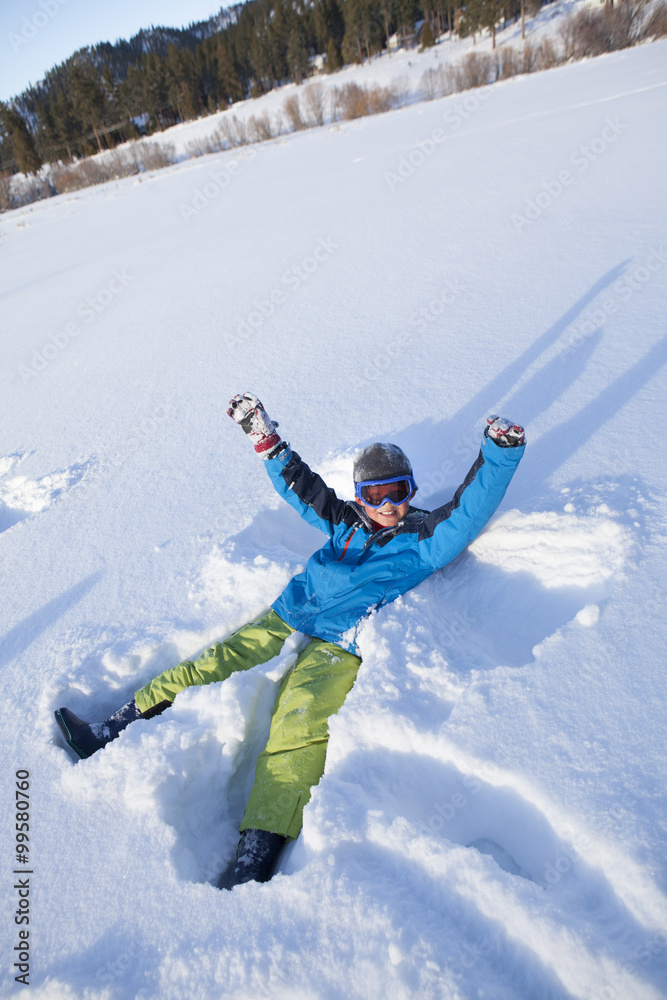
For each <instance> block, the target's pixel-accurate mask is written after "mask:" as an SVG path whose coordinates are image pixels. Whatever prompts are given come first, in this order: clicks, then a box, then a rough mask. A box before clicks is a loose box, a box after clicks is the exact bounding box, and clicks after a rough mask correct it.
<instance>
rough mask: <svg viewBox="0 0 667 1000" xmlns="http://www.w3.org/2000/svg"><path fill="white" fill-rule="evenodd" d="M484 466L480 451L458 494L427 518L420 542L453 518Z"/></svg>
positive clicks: (422, 526)
mask: <svg viewBox="0 0 667 1000" xmlns="http://www.w3.org/2000/svg"><path fill="white" fill-rule="evenodd" d="M483 465H484V456H483V455H482V451H481V449H480V452H479V455H478V456H477V458H476V459H475V461H474V463H473V464H472V465H471V467H470V470H469V471H468V475H467V476H466V477H465V479H464V480H463V482H462V483H461V485H460V486H459V488H458V489H457V491H456V493H455V494H454V496H453V497H452V499H451V500H450V501H449V503H445V504H443V505H442V507H436V509H435V510H432V511H431V512H430V513H429V514H428V515H427V516H426V517H425V519H424V521H423V523H422V525H421V529H420V532H419V540H420V541H421V540H422V539H424V538H430V537H431V536H432V535H433V532H434V531H435V529H436V528H437V526H438V525H439V524H441V523H442V521H446V520H447V519H448V518H449V517H451V516H452V513H453V512H454V511H455V510H456V508H457V507H458V506H459V505H460V503H461V497H462V496H463V494H464V492H465V490H466V489H467V488H468V486H470V484H471V483H473V482H474V481H475V477H476V475H477V473H478V472H479V470H480V469H481V468H482V466H483Z"/></svg>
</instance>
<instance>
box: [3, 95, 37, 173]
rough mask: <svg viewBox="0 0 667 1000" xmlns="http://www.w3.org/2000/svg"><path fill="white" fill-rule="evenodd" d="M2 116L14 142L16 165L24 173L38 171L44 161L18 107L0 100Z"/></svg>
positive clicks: (13, 150)
mask: <svg viewBox="0 0 667 1000" xmlns="http://www.w3.org/2000/svg"><path fill="white" fill-rule="evenodd" d="M0 118H1V119H2V124H3V126H4V128H5V129H6V131H7V133H8V135H9V138H10V140H11V144H12V152H13V154H14V159H15V160H16V165H17V166H18V168H19V170H20V171H22V173H24V174H34V173H36V172H37V171H38V170H39V168H40V167H41V165H42V161H41V159H40V157H39V156H38V154H37V150H36V149H35V141H34V139H33V137H32V134H31V133H30V130H29V129H28V126H27V125H26V123H25V121H24V120H23V118H22V117H21V115H20V114H19V113H18V111H17V110H16V108H13V107H11V106H10V105H8V104H2V102H0Z"/></svg>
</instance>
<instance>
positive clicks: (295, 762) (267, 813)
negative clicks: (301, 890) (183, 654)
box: [134, 610, 361, 837]
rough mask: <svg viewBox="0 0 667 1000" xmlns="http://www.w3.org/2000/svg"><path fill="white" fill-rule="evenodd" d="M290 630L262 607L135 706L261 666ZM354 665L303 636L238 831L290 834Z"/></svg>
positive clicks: (347, 656)
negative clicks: (262, 611)
mask: <svg viewBox="0 0 667 1000" xmlns="http://www.w3.org/2000/svg"><path fill="white" fill-rule="evenodd" d="M293 632H294V629H293V628H291V627H290V626H289V625H288V624H287V623H286V622H284V621H283V620H282V618H280V616H279V615H277V614H276V612H275V611H273V610H270V611H268V612H267V613H266V614H264V615H261V616H260V617H259V618H257V619H256V620H255V621H253V622H249V623H248V624H247V625H243V626H242V627H241V628H240V629H237V631H236V632H233V633H232V634H231V635H230V636H229V637H228V638H227V639H225V640H224V642H216V643H214V644H213V645H212V646H210V647H209V648H208V649H207V650H205V651H204V652H203V653H202V654H201V656H200V657H199V658H198V659H197V660H196V661H194V662H193V661H191V660H183V662H182V663H179V664H178V665H177V666H176V667H172V668H171V669H170V670H165V672H164V673H163V674H160V675H159V676H158V677H155V678H154V679H153V680H152V681H149V683H148V684H147V685H146V686H145V687H143V688H141V689H140V690H139V691H137V693H136V694H135V696H134V697H135V701H136V703H137V706H138V708H139V710H140V711H141V712H148V711H149V710H150V709H151V708H154V707H155V706H156V705H158V704H159V703H160V702H163V701H173V700H174V698H175V697H176V695H177V694H178V692H179V691H183V690H184V689H185V688H186V687H191V686H192V685H195V684H212V683H213V682H214V681H223V680H226V679H227V677H229V676H230V674H232V673H234V672H235V671H237V670H249V669H250V667H254V666H256V665H257V664H259V663H266V662H267V661H268V660H271V659H273V657H274V656H277V655H278V653H279V652H280V650H281V649H282V647H283V644H284V643H285V640H286V639H287V637H288V636H290V635H291V634H292V633H293ZM360 663H361V660H360V659H359V657H358V656H354V654H353V653H348V652H347V651H346V650H344V649H342V648H341V647H340V646H336V645H334V643H331V642H325V641H324V640H323V639H311V641H310V642H309V643H308V645H307V646H306V647H305V649H303V650H302V651H301V653H300V654H299V656H298V657H297V660H296V663H295V664H294V666H293V667H292V669H291V670H290V672H289V673H288V674H287V676H286V677H285V678H284V680H283V682H282V684H281V686H280V690H279V692H278V697H277V698H276V702H275V705H274V709H273V715H272V717H271V731H270V734H269V740H268V743H267V744H266V747H265V749H264V750H263V752H262V753H261V754H260V756H259V758H258V760H257V768H256V771H255V782H254V784H253V787H252V791H251V792H250V797H249V799H248V804H247V806H246V810H245V813H244V815H243V820H242V822H241V826H240V829H241V830H246V829H254V830H268V831H270V832H271V833H279V834H281V835H282V836H283V837H298V835H299V831H300V830H301V825H302V821H303V809H304V806H305V805H306V803H307V802H308V800H309V799H310V790H311V788H312V787H313V785H316V784H317V783H318V781H319V780H320V778H321V777H322V773H323V771H324V761H325V757H326V752H327V741H328V739H329V727H328V725H327V720H328V719H329V716H330V715H334V714H335V713H336V712H337V711H338V710H339V708H340V707H341V705H342V704H343V702H344V701H345V698H346V696H347V693H348V691H349V690H350V689H351V687H352V685H353V684H354V682H355V680H356V677H357V671H358V670H359V664H360Z"/></svg>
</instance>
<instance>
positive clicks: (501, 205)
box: [0, 42, 667, 1000]
mask: <svg viewBox="0 0 667 1000" xmlns="http://www.w3.org/2000/svg"><path fill="white" fill-rule="evenodd" d="M666 57H667V42H660V43H654V44H652V45H645V46H642V47H639V48H636V49H631V50H627V51H624V52H621V53H618V54H615V55H610V56H605V57H603V58H599V59H597V60H594V61H590V62H583V63H579V64H575V65H572V66H567V67H562V68H560V69H557V70H553V71H549V72H546V73H542V74H538V75H534V76H529V77H524V78H515V79H514V80H510V81H508V82H506V83H504V84H500V85H496V86H494V87H493V88H491V89H488V90H483V91H474V92H471V93H469V94H467V95H466V94H458V95H455V96H453V97H450V98H446V99H441V100H437V101H434V102H432V103H428V104H421V105H415V106H412V107H408V108H404V109H403V110H400V111H395V112H391V113H389V114H386V115H382V116H378V117H375V118H366V119H362V120H360V121H355V122H350V123H346V124H339V125H338V126H336V127H331V128H324V129H319V130H313V131H309V132H305V133H299V134H296V135H292V136H289V137H283V138H281V139H279V140H276V141H275V142H272V143H266V144H263V145H261V146H257V147H253V148H247V149H245V150H242V151H241V152H239V153H225V154H220V155H216V156H212V157H205V158H201V159H198V160H190V161H187V162H184V163H181V164H179V165H178V166H175V167H173V168H170V169H169V170H165V171H162V172H160V173H157V174H151V175H145V176H143V177H142V179H141V180H140V181H139V180H137V179H128V180H126V181H122V182H118V183H113V184H108V185H105V186H101V187H97V188H91V189H89V190H87V191H85V192H81V193H78V194H77V195H75V196H61V197H58V198H54V199H51V200H49V201H46V202H41V203H38V204H36V205H33V206H30V207H29V208H27V209H24V210H20V211H16V212H13V213H8V214H6V215H3V216H2V218H1V219H0V253H1V254H2V262H3V263H2V271H1V277H0V282H1V295H2V331H1V337H2V375H1V376H0V388H1V391H2V400H3V418H2V425H1V428H0V434H1V438H0V501H1V506H0V558H1V559H2V572H3V582H4V586H3V600H2V608H1V612H0V613H1V616H2V635H3V637H2V639H0V663H1V664H2V680H3V694H4V704H3V725H2V734H3V735H2V750H1V759H2V794H1V802H2V831H3V832H2V844H3V857H4V874H3V875H2V878H3V880H4V886H3V899H4V900H5V902H4V905H3V913H4V918H3V919H2V920H1V921H0V934H1V936H2V955H3V965H2V977H3V978H2V986H1V987H0V992H1V994H2V996H3V997H4V996H13V995H17V994H18V993H19V991H20V990H22V989H23V986H22V985H21V984H20V983H16V982H15V981H14V976H15V975H16V974H17V971H16V969H14V968H13V967H12V963H13V961H15V958H14V956H15V954H16V952H15V951H14V950H13V949H14V948H15V947H16V946H19V945H20V944H21V941H20V939H19V937H18V935H19V931H20V930H21V927H20V926H17V925H16V924H15V922H14V913H15V911H16V910H17V909H19V908H20V907H21V906H25V904H24V903H22V902H21V899H20V897H19V890H18V889H15V888H13V886H14V885H15V884H17V883H16V881H15V880H16V879H21V878H23V879H26V878H28V879H29V888H30V895H29V897H27V899H28V905H29V907H30V909H29V916H30V924H29V930H30V938H29V947H30V952H31V956H32V958H31V962H30V984H31V996H33V997H38V998H40V1000H46V998H49V1000H70V998H76V1000H79V998H86V1000H88V998H91V1000H92V998H95V1000H98V998H99V1000H107V998H108V1000H121V998H123V1000H124V998H130V997H141V998H142V1000H149V998H155V1000H158V998H160V1000H171V998H174V1000H175V998H178V1000H181V998H183V997H187V998H192V1000H218V998H225V1000H227V998H230V1000H268V998H275V1000H279V998H283V1000H348V998H355V1000H356V998H359V1000H385V998H388V997H390V998H410V1000H417V998H418V1000H427V998H428V1000H431V998H433V1000H472V998H480V997H483V998H486V1000H517V998H521V1000H524V998H526V1000H573V998H576V1000H618V998H624V1000H653V998H658V997H661V996H665V995H667V993H666V987H665V984H666V982H667V935H666V934H665V928H666V926H667V866H666V864H665V814H666V811H665V802H664V785H665V757H666V753H665V742H666V734H665V707H664V706H665V699H666V694H667V692H666V683H665V671H664V647H665V626H664V593H665V588H666V586H667V573H666V569H665V566H666V564H665V544H666V542H667V523H666V516H665V496H666V495H667V466H666V463H665V458H664V434H665V430H664V400H665V393H666V385H665V382H666V380H665V372H664V366H665V362H666V361H667V343H666V341H665V335H664V316H665V313H666V312H667V287H666V286H667V282H666V277H667V206H666V203H665V180H664V179H665V159H666V158H665V131H664V121H665V106H666V103H667V102H666V100H665V97H666V96H667V58H666ZM244 389H252V390H253V391H255V392H256V393H257V394H258V395H259V396H260V398H262V399H263V400H264V402H265V404H266V406H267V409H268V410H269V412H270V413H271V415H272V416H274V417H275V418H276V419H278V420H279V421H280V428H281V432H282V433H283V435H284V436H285V437H286V438H288V439H289V440H290V441H291V442H292V444H293V445H294V446H295V447H296V449H297V450H298V451H299V452H300V454H302V455H303V456H304V458H306V460H307V461H309V462H310V464H311V465H313V466H314V467H315V468H316V469H318V471H320V472H322V473H323V474H324V476H325V478H327V479H328V481H330V483H331V485H333V486H335V487H336V489H337V490H339V491H340V492H341V493H342V494H347V495H349V493H350V488H349V484H350V472H351V463H352V457H353V455H354V453H355V450H356V449H357V448H359V447H360V446H362V445H364V444H367V443H369V442H371V441H374V440H390V441H395V442H396V443H398V444H399V445H401V446H402V447H403V448H404V449H405V450H406V451H407V452H408V454H409V455H410V456H411V457H412V459H413V462H414V466H415V473H416V477H417V481H418V483H419V484H420V486H421V492H420V494H418V497H417V500H418V502H421V505H422V506H427V507H432V506H436V505H437V504H439V503H441V502H443V501H445V500H446V499H449V497H450V496H451V494H452V492H453V490H454V489H455V488H456V486H457V485H458V484H459V482H460V481H461V479H462V478H463V476H464V475H465V472H466V471H467V469H468V466H469V465H470V463H471V462H472V460H473V458H474V457H475V453H476V449H477V442H478V439H479V436H480V434H481V430H482V427H483V418H484V416H485V414H487V413H489V412H494V411H497V412H501V413H506V414H507V415H509V416H512V417H513V418H514V419H516V420H519V421H521V422H522V423H524V424H525V425H526V427H527V430H528V436H529V447H528V449H527V452H526V456H525V458H524V461H523V462H522V464H521V466H520V468H519V471H518V473H517V475H516V477H515V479H514V481H513V483H512V485H511V487H510V490H509V492H508V494H507V497H506V499H505V502H504V504H503V506H502V508H501V510H500V512H499V513H498V515H497V516H496V517H495V519H494V520H493V521H492V523H491V524H490V526H489V527H488V529H487V530H486V531H485V532H484V533H483V534H482V535H481V536H480V537H479V538H478V540H477V541H476V542H475V543H474V544H473V545H472V547H471V549H470V550H469V551H468V552H467V553H465V554H464V555H463V556H461V557H460V558H459V559H458V560H457V561H456V562H455V563H454V564H452V565H451V566H450V567H449V568H448V569H447V570H446V571H444V572H441V573H438V574H436V575H435V576H433V577H432V578H431V579H430V580H429V581H427V582H426V584H424V585H423V586H421V587H420V588H418V589H417V590H415V591H413V592H412V593H410V594H409V595H407V596H406V597H405V598H403V599H402V600H401V601H399V602H396V603H395V604H394V605H392V606H390V607H387V608H385V609H383V610H382V611H381V612H380V613H378V614H376V615H374V616H373V617H372V618H371V619H370V620H369V622H368V623H367V624H366V625H365V627H364V629H363V633H362V638H361V648H362V654H363V660H364V662H363V665H362V668H361V671H360V674H359V679H358V681H357V684H356V685H355V687H354V689H353V690H352V692H351V694H350V696H349V697H348V699H347V701H346V703H345V705H344V707H343V709H342V711H341V712H340V714H339V715H338V716H336V717H335V718H333V720H332V723H331V740H330V744H329V754H328V761H327V770H326V773H325V775H324V778H323V779H322V781H321V783H320V785H319V787H318V788H317V789H316V790H315V792H314V795H313V799H312V802H311V804H310V805H309V806H308V808H307V809H306V812H305V823H304V829H303V833H302V836H301V837H300V838H299V840H298V841H297V842H296V843H295V844H294V846H293V847H291V848H290V850H289V852H288V853H287V856H286V857H285V860H284V863H283V865H282V869H281V873H280V874H278V875H277V876H276V877H275V878H274V879H273V881H272V882H271V883H269V884H267V885H257V884H248V885H245V886H240V887H238V888H237V889H235V890H234V891H233V892H232V893H221V892H220V891H218V890H217V889H215V888H213V886H212V885H211V884H210V883H209V881H208V880H210V879H212V878H213V876H214V875H215V873H216V872H217V871H218V869H219V868H220V867H221V865H222V864H223V863H224V861H225V860H226V859H227V858H228V857H229V855H230V854H231V851H232V849H233V847H234V844H235V839H236V838H235V833H234V831H235V829H236V825H237V824H238V821H239V818H240V815H241V812H242V808H243V802H244V798H245V796H246V794H247V791H248V788H249V783H250V782H251V780H252V773H253V758H254V755H256V753H257V752H258V750H259V749H260V748H261V746H262V745H263V740H264V739H265V736H266V733H267V728H268V722H269V715H270V710H271V705H272V701H273V697H274V695H275V691H276V686H277V684H278V682H279V679H280V677H281V676H282V673H283V671H284V670H285V669H287V668H288V666H289V664H290V662H291V658H292V657H293V652H292V649H291V647H290V648H286V650H285V654H284V656H283V657H282V658H279V660H278V661H274V662H272V663H270V664H268V665H267V666H266V667H264V668H257V669H255V670H253V671H251V672H249V673H248V674H246V675H243V676H241V677H239V676H236V677H234V678H232V679H230V680H229V681H228V682H226V683H225V684H223V685H216V686H213V687H209V688H205V689H193V690H190V691H188V692H185V693H184V694H183V695H181V696H179V697H178V699H177V700H176V703H175V704H174V706H173V708H172V709H170V710H169V712H168V713H166V714H165V715H163V716H161V717H159V718H156V719H153V720H151V721H149V722H144V721H141V722H138V723H136V724H134V725H133V726H131V727H130V728H129V729H128V730H127V731H126V732H125V733H124V734H123V735H122V736H121V738H120V739H119V740H118V741H116V742H115V743H113V744H111V745H110V746H109V747H108V748H107V749H105V750H104V751H102V752H101V753H99V754H98V755H96V756H95V757H93V758H91V759H90V760H88V761H83V762H75V761H74V760H73V758H72V757H71V755H70V754H69V753H68V751H66V750H65V749H64V747H63V746H62V745H61V744H60V742H59V740H58V738H57V736H56V732H55V725H54V722H53V716H52V712H53V709H54V708H56V707H58V706H59V705H62V704H65V705H68V706H69V707H70V708H72V709H73V710H74V711H75V712H78V713H79V714H81V715H83V716H84V717H88V718H91V719H101V718H103V717H104V716H105V715H106V714H107V713H108V712H109V711H110V710H112V709H114V708H116V707H117V706H119V705H120V704H122V703H123V702H125V701H127V700H128V699H129V698H130V697H131V696H132V694H133V692H134V691H135V690H136V688H137V687H139V686H140V685H141V684H143V683H144V682H145V681H146V680H148V679H149V678H150V677H151V676H153V675H154V674H155V673H157V672H158V671H159V670H161V669H162V668H164V667H166V666H167V665H170V664H173V663H174V662H176V661H177V660H178V659H179V658H180V657H182V656H185V655H192V654H195V653H197V652H198V651H199V650H200V649H202V648H203V647H204V646H205V645H206V644H207V643H208V642H209V641H210V640H211V639H213V638H218V637H222V636H224V635H225V634H226V633H227V632H229V631H230V630H231V629H233V628H234V627H235V626H237V625H239V624H241V623H242V622H244V621H246V620H248V619H249V617H250V616H251V615H255V614H257V613H258V612H260V611H261V610H262V609H263V608H264V607H266V606H267V605H268V604H269V603H270V602H271V600H273V598H274V597H275V596H276V595H277V594H278V593H279V591H280V589H281V588H282V586H283V585H284V583H285V582H286V580H287V579H288V578H289V576H290V574H292V573H293V572H294V571H295V570H296V568H297V567H298V566H300V565H302V564H303V563H304V561H305V559H306V558H307V556H308V554H309V553H310V552H311V551H312V550H313V549H314V547H315V546H316V545H318V544H320V543H321V537H322V536H320V535H319V534H318V533H317V532H316V531H315V530H314V529H310V528H308V527H307V526H306V525H305V524H304V523H303V522H301V521H300V520H299V518H298V517H297V515H296V514H295V513H294V512H293V511H291V510H290V509H287V508H286V507H284V506H280V502H279V501H278V499H277V497H275V496H274V494H273V493H272V490H271V487H270V484H269V481H268V479H267V477H266V474H265V472H264V469H263V467H262V463H261V461H260V460H258V459H257V458H256V456H255V455H254V454H253V452H252V449H251V448H249V445H248V442H247V441H246V440H245V438H244V435H243V434H242V433H241V432H240V431H239V429H238V428H237V427H236V426H235V425H234V424H233V423H232V422H231V421H230V420H229V419H228V417H227V416H226V413H225V410H226V406H227V401H228V399H229V397H230V396H231V395H232V394H233V393H234V392H236V391H239V390H244ZM17 771H19V772H20V773H21V774H23V772H24V771H29V773H30V777H29V782H30V789H29V794H30V803H31V807H30V827H31V832H30V837H31V840H30V842H29V846H30V854H29V857H30V866H29V871H30V875H29V876H28V875H23V876H22V875H19V876H15V875H14V874H13V870H14V868H19V867H20V865H19V863H18V862H16V861H15V853H16V849H15V846H14V845H15V831H14V826H15V819H14V814H15V774H16V772H17ZM24 898H26V897H24ZM24 940H25V939H24Z"/></svg>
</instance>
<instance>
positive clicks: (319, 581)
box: [265, 435, 525, 653]
mask: <svg viewBox="0 0 667 1000" xmlns="http://www.w3.org/2000/svg"><path fill="white" fill-rule="evenodd" d="M524 451H525V445H522V446H521V447H518V448H516V447H515V448H504V447H501V446H500V445H497V444H496V443H495V441H493V440H492V439H491V438H489V437H487V436H486V435H485V436H484V438H483V439H482V447H481V449H480V452H479V455H478V456H477V459H476V461H475V462H474V464H473V465H472V467H471V469H470V471H469V472H468V475H467V476H466V478H465V479H464V481H463V483H462V484H461V485H460V486H459V488H458V489H457V491H456V493H455V494H454V496H453V498H452V499H451V500H450V501H449V503H446V504H444V505H443V506H442V507H438V508H437V509H436V510H432V511H425V510H419V509H418V508H415V507H410V508H409V510H408V513H407V515H406V516H405V518H404V519H403V521H401V522H400V523H399V524H398V525H397V526H396V527H390V528H381V529H379V530H376V529H375V528H374V526H373V524H372V522H371V521H370V520H369V519H368V518H367V516H366V513H365V511H364V509H363V507H362V506H361V505H360V504H358V503H356V502H355V501H350V500H341V499H339V497H337V496H336V494H335V492H334V491H333V490H332V489H330V488H329V487H327V485H326V484H325V483H324V481H323V480H322V479H321V477H320V476H318V475H317V474H316V473H314V472H312V471H311V469H309V468H308V466H307V465H306V463H305V462H303V461H302V459H301V458H300V457H299V456H298V455H297V454H296V452H294V451H292V449H291V448H290V446H289V445H285V446H284V447H283V448H282V450H279V451H278V452H277V453H276V454H275V455H274V456H273V457H272V458H269V459H267V460H266V462H265V465H266V469H267V472H268V474H269V476H270V478H271V480H272V482H273V485H274V486H275V488H276V490H277V491H278V493H279V494H280V496H282V497H283V498H284V499H285V500H286V501H287V503H289V504H290V505H291V506H292V507H294V509H295V510H297V511H298V512H299V514H301V516H302V517H303V518H304V520H306V521H307V522H308V523H309V524H312V525H314V526H315V527H316V528H320V530H321V531H323V532H324V533H325V534H326V535H328V536H329V538H328V541H327V542H326V543H325V544H324V545H323V546H322V548H321V549H319V550H318V551H317V552H315V553H314V554H313V555H312V556H311V557H310V559H309V560H308V563H307V565H306V568H305V570H304V571H303V573H298V574H297V575H296V576H294V577H292V579H291V580H290V582H289V583H288V585H287V587H286V588H285V590H284V591H283V592H282V594H281V595H280V597H279V598H278V599H277V601H275V602H274V603H273V605H272V607H273V609H274V610H275V611H276V612H277V614H279V615H280V617H281V618H282V619H283V620H284V621H286V622H287V624H288V625H291V626H292V628H294V629H296V630H297V631H298V632H304V633H305V634H306V635H312V636H315V637H317V638H320V639H324V640H325V641H327V642H333V643H335V644H336V645H338V646H342V647H343V648H345V649H348V650H350V651H351V652H352V653H356V652H357V649H356V643H355V632H356V627H357V626H358V625H359V622H360V621H361V619H362V618H363V617H364V615H366V614H367V613H368V612H369V611H371V610H373V609H375V608H379V607H381V606H382V605H384V604H388V603H390V602H391V601H394V600H396V598H397V597H399V596H400V595H401V594H404V593H406V591H408V590H411V589H412V588H413V587H416V586H417V584H419V583H421V582H422V581H423V580H425V579H426V577H428V576H430V574H431V573H434V572H435V571H436V570H438V569H441V568H442V567H443V566H446V565H447V563H449V562H451V560H452V559H454V558H455V557H456V556H457V555H458V554H459V553H460V552H461V551H462V550H463V549H464V548H465V547H466V545H469V544H470V542H471V541H472V540H473V539H474V538H475V537H476V536H477V535H478V534H479V532H480V531H481V530H482V528H483V527H484V526H485V524H486V523H487V521H488V520H489V518H490V517H491V516H492V514H493V513H494V511H495V510H496V508H497V507H498V505H499V503H500V501H501V500H502V498H503V496H504V495H505V491H506V489H507V487H508V485H509V482H510V480H511V478H512V476H513V475H514V472H515V470H516V467H517V465H518V464H519V462H520V460H521V458H522V456H523V453H524Z"/></svg>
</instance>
